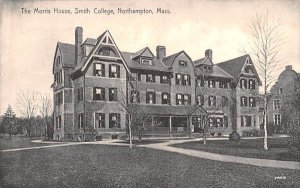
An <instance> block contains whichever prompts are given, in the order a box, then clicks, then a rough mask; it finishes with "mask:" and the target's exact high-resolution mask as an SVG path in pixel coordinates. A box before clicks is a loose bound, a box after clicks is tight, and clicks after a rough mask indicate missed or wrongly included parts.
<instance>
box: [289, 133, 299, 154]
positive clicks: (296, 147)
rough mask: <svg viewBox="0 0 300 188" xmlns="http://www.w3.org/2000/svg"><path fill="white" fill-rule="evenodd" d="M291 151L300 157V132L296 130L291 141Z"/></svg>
mask: <svg viewBox="0 0 300 188" xmlns="http://www.w3.org/2000/svg"><path fill="white" fill-rule="evenodd" d="M289 150H290V152H291V153H292V154H293V155H295V156H297V157H298V158H300V132H296V133H294V134H293V135H292V140H291V141H290V143H289Z"/></svg>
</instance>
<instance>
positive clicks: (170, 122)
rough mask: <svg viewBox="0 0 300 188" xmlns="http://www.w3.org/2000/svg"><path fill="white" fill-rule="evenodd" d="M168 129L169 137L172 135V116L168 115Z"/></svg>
mask: <svg viewBox="0 0 300 188" xmlns="http://www.w3.org/2000/svg"><path fill="white" fill-rule="evenodd" d="M169 129H170V130H169V133H170V137H172V116H170V121H169Z"/></svg>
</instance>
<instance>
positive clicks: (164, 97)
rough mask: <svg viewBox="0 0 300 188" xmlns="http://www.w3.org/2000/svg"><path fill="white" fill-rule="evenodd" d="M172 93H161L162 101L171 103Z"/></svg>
mask: <svg viewBox="0 0 300 188" xmlns="http://www.w3.org/2000/svg"><path fill="white" fill-rule="evenodd" d="M170 102H171V101H170V94H169V93H162V95H161V103H162V104H170Z"/></svg>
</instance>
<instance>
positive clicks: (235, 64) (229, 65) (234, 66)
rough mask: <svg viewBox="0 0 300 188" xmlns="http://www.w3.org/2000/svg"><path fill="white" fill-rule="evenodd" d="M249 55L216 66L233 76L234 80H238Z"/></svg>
mask: <svg viewBox="0 0 300 188" xmlns="http://www.w3.org/2000/svg"><path fill="white" fill-rule="evenodd" d="M248 57H249V55H248V54H247V55H243V56H241V57H237V58H234V59H231V60H228V61H224V62H222V63H218V64H217V65H218V66H219V67H220V68H221V69H223V70H225V71H226V72H228V73H229V74H230V75H231V76H233V77H234V78H235V79H238V78H239V77H240V74H241V72H242V69H243V67H244V64H245V62H246V60H247V58H248Z"/></svg>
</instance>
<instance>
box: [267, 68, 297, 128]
mask: <svg viewBox="0 0 300 188" xmlns="http://www.w3.org/2000/svg"><path fill="white" fill-rule="evenodd" d="M299 106H300V73H297V72H296V71H295V70H293V68H292V66H291V65H288V66H286V67H285V70H284V71H283V72H282V73H281V74H280V75H279V77H278V80H277V82H276V83H275V84H274V85H273V86H272V88H271V90H270V95H269V99H268V122H269V123H273V124H274V125H275V127H276V128H277V129H279V131H290V130H289V129H290V128H291V126H295V128H296V127H298V129H299V128H300V108H299Z"/></svg>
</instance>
